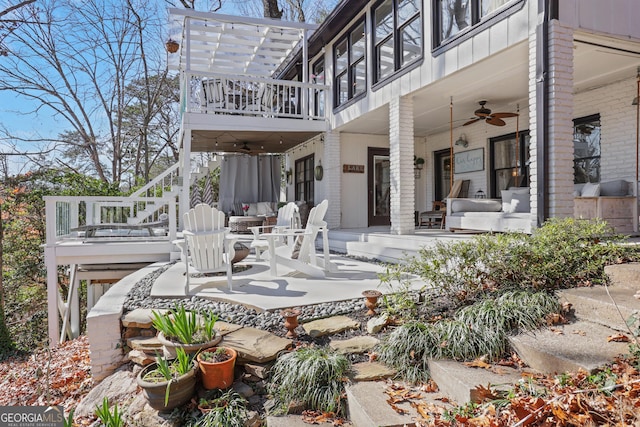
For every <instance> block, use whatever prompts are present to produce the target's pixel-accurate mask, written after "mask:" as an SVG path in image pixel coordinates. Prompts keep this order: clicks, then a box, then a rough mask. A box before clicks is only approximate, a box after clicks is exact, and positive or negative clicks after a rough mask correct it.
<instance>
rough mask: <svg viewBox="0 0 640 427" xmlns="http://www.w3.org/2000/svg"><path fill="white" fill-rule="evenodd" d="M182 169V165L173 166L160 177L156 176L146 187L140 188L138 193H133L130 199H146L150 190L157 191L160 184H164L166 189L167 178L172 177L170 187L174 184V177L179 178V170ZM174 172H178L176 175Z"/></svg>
mask: <svg viewBox="0 0 640 427" xmlns="http://www.w3.org/2000/svg"><path fill="white" fill-rule="evenodd" d="M179 167H180V163H175V164H174V165H173V166H170V167H169V168H168V169H166V170H164V171H163V172H162V173H161V174H159V175H158V176H156V177H155V178H153V179H152V180H151V181H149V182H147V183H146V184H145V185H144V186H142V187H140V188H139V189H137V190H136V191H134V192H133V193H131V194H130V195H129V197H134V198H135V197H145V196H144V195H145V194H148V190H150V189H155V188H156V187H157V185H158V184H160V183H162V184H163V186H162V188H164V185H166V184H165V180H164V179H165V178H166V177H167V176H170V177H171V178H172V179H171V180H170V183H169V185H171V184H173V177H177V176H178V174H177V170H178V168H179ZM174 172H176V173H175V174H174ZM152 194H155V191H153V192H152Z"/></svg>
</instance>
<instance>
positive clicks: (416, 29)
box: [400, 18, 422, 66]
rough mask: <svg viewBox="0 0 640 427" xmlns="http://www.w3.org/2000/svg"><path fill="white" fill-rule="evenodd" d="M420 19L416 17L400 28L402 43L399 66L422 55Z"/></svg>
mask: <svg viewBox="0 0 640 427" xmlns="http://www.w3.org/2000/svg"><path fill="white" fill-rule="evenodd" d="M421 26H422V23H421V20H420V19H418V18H416V19H414V20H413V22H411V23H410V24H409V25H407V26H406V27H404V28H403V29H402V33H401V37H400V42H401V43H402V46H401V50H402V63H401V64H400V65H401V66H403V65H405V64H407V63H409V62H411V61H413V60H414V59H416V58H419V57H420V55H422V33H421V32H420V27H421Z"/></svg>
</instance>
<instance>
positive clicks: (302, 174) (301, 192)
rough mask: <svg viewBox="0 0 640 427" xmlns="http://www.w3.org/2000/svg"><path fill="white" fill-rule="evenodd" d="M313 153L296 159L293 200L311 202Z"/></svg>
mask: <svg viewBox="0 0 640 427" xmlns="http://www.w3.org/2000/svg"><path fill="white" fill-rule="evenodd" d="M313 163H314V158H313V154H312V155H310V156H307V157H303V158H301V159H298V160H296V164H295V167H296V170H295V177H296V180H295V186H296V187H295V188H296V198H295V200H304V201H305V202H311V203H313V188H314V185H313V184H314V182H313Z"/></svg>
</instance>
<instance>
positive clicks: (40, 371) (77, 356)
mask: <svg viewBox="0 0 640 427" xmlns="http://www.w3.org/2000/svg"><path fill="white" fill-rule="evenodd" d="M0 378H2V379H1V380H0V406H25V405H29V406H36V405H37V406H40V405H62V406H63V407H64V408H65V410H69V409H70V408H73V407H75V406H77V405H78V402H80V400H81V399H82V397H83V396H84V395H86V394H87V393H88V392H89V391H90V390H91V388H92V387H93V380H92V378H91V372H90V359H89V343H88V340H87V338H86V336H83V337H80V338H78V339H75V340H72V341H67V342H65V343H62V344H60V345H58V346H56V347H54V348H53V349H51V350H50V351H49V350H47V349H44V350H38V351H36V352H35V353H33V354H31V355H29V356H25V357H24V358H18V357H13V358H9V359H8V360H5V361H3V362H1V363H0Z"/></svg>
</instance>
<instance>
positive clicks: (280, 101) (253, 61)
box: [169, 9, 329, 152]
mask: <svg viewBox="0 0 640 427" xmlns="http://www.w3.org/2000/svg"><path fill="white" fill-rule="evenodd" d="M170 15H171V16H170V18H171V24H172V26H171V30H170V31H171V33H170V34H171V38H172V39H174V40H176V41H178V44H179V48H178V51H177V52H176V53H175V54H170V55H169V67H170V68H172V69H176V70H179V71H180V79H181V112H182V127H183V130H185V131H187V130H190V131H191V149H192V151H240V150H234V149H233V146H234V145H239V146H242V144H237V143H238V142H239V141H242V142H249V143H259V144H260V145H258V146H259V147H262V150H263V151H264V152H282V151H285V150H286V149H288V148H290V147H292V146H294V145H296V144H298V143H300V142H303V141H305V140H307V139H309V138H311V137H313V136H314V135H317V134H318V133H320V132H323V131H325V130H326V128H327V122H326V118H325V112H326V110H325V108H326V106H327V105H329V104H328V98H327V97H328V96H329V91H328V90H327V87H326V86H325V85H324V84H319V83H318V82H316V81H314V82H309V77H310V73H309V70H308V59H307V42H308V37H309V34H310V32H312V31H313V30H315V28H316V25H311V24H306V23H296V22H285V21H280V20H274V19H256V18H246V17H237V16H228V15H220V14H214V13H203V12H197V11H192V10H184V9H171V10H170ZM300 51H301V52H302V56H303V61H302V66H301V69H300V72H299V78H298V79H297V80H281V79H278V75H279V70H280V69H281V67H283V65H284V64H287V62H288V61H289V60H291V58H293V56H294V53H297V52H300ZM313 80H321V83H324V81H322V79H321V78H318V79H316V78H315V77H313ZM231 143H233V144H231ZM223 144H226V145H223ZM254 146H255V144H254Z"/></svg>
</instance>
